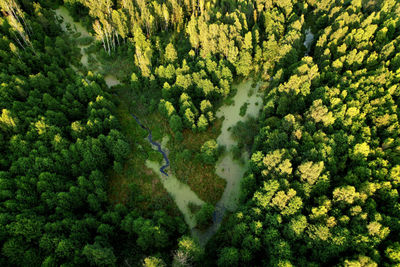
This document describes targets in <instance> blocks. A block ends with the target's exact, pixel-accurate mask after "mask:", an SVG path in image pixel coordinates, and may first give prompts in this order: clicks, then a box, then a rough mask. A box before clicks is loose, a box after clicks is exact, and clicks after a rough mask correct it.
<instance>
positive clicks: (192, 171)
mask: <svg viewBox="0 0 400 267" xmlns="http://www.w3.org/2000/svg"><path fill="white" fill-rule="evenodd" d="M119 94H120V98H121V99H135V104H134V105H130V108H131V111H132V112H133V113H134V114H135V115H137V116H138V117H139V118H140V120H141V122H142V123H143V125H145V126H146V127H148V128H149V129H150V130H151V132H152V135H153V140H154V141H158V142H161V139H162V137H163V136H167V135H168V136H170V141H169V142H168V145H167V148H165V147H163V149H167V150H168V151H167V152H168V158H169V160H170V163H171V165H170V167H169V168H170V170H171V171H172V173H174V175H175V176H176V177H177V179H179V180H180V181H182V182H184V183H186V184H188V185H189V187H190V188H191V189H192V190H193V192H195V193H196V194H197V196H198V197H199V198H200V199H202V200H204V201H205V202H208V203H212V204H216V203H217V202H218V200H219V199H220V198H221V196H222V194H223V192H224V190H225V185H226V181H225V180H224V179H222V178H221V177H219V176H218V175H216V174H215V166H211V165H205V164H204V163H203V162H202V161H201V160H200V159H199V156H198V155H199V154H200V148H201V146H202V145H203V144H204V142H206V141H208V140H210V139H216V138H217V137H218V135H219V134H220V129H221V124H222V120H219V119H216V120H215V121H214V123H213V124H212V125H213V126H212V127H209V128H208V129H207V130H206V131H205V132H201V133H194V132H192V131H191V130H189V129H186V130H184V131H183V141H178V140H176V139H175V134H174V132H173V131H172V130H171V128H170V127H169V123H168V121H167V119H166V118H165V117H164V116H162V115H161V114H160V113H159V112H158V111H157V110H155V111H153V112H149V106H148V105H147V104H144V103H141V101H140V98H139V97H137V96H136V97H135V96H134V95H133V94H132V93H131V92H129V90H128V89H122V90H120V92H119ZM185 150H189V151H190V152H191V153H190V158H185V159H184V160H180V157H179V154H182V152H183V151H185Z"/></svg>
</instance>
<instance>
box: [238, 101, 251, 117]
mask: <svg viewBox="0 0 400 267" xmlns="http://www.w3.org/2000/svg"><path fill="white" fill-rule="evenodd" d="M248 106H249V103H248V102H246V103H244V104H243V105H242V106H241V107H240V111H239V115H240V117H244V115H246V112H247V107H248Z"/></svg>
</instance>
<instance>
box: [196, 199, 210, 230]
mask: <svg viewBox="0 0 400 267" xmlns="http://www.w3.org/2000/svg"><path fill="white" fill-rule="evenodd" d="M213 213H214V206H213V205H212V204H209V203H206V204H204V205H203V206H202V207H201V209H200V210H199V211H198V212H197V213H196V223H197V224H196V227H197V228H199V229H206V228H207V227H208V226H210V225H211V224H212V220H213Z"/></svg>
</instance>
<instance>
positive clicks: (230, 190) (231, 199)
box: [55, 7, 262, 245]
mask: <svg viewBox="0 0 400 267" xmlns="http://www.w3.org/2000/svg"><path fill="white" fill-rule="evenodd" d="M55 12H56V14H57V16H58V17H62V18H63V22H62V24H61V26H62V28H63V30H64V31H68V28H69V27H67V25H68V24H70V25H71V31H72V33H74V32H79V33H81V36H83V37H86V36H90V34H89V33H88V32H87V31H86V29H85V28H84V27H83V26H82V25H81V24H80V23H77V22H74V21H73V19H72V17H71V16H70V15H69V13H68V10H67V9H66V8H64V7H60V8H59V9H57V10H55ZM79 47H80V49H81V53H82V59H81V63H82V64H83V65H84V66H86V67H89V66H88V60H87V58H88V55H87V54H86V52H85V49H84V48H85V47H86V46H79ZM105 81H106V84H107V86H108V87H112V86H114V85H117V84H119V83H120V81H119V80H118V79H117V78H116V77H114V76H112V75H106V76H105ZM251 84H252V80H247V81H246V82H243V83H241V84H239V85H236V88H237V93H236V95H235V96H234V97H233V104H232V105H224V106H222V107H221V108H220V109H219V110H218V112H217V114H216V115H217V116H218V117H224V121H223V123H222V127H221V134H220V135H219V136H218V138H217V143H218V145H221V146H225V147H226V151H227V152H225V153H224V154H223V155H222V156H221V157H220V159H219V160H218V162H217V165H216V173H217V174H218V175H219V176H220V177H222V178H223V179H225V180H226V181H227V184H226V188H225V191H224V193H223V195H222V197H221V199H220V200H219V201H218V203H217V204H216V207H215V212H214V214H213V224H212V225H211V226H210V227H209V228H208V229H207V230H206V231H202V232H201V231H198V230H197V229H195V228H194V227H195V226H196V221H195V216H194V214H192V213H191V211H190V209H189V207H188V205H189V203H193V204H195V205H199V206H201V205H203V204H204V201H203V200H201V199H200V198H199V197H198V196H197V195H196V194H195V193H194V192H193V191H192V190H191V189H190V187H189V186H188V185H187V184H185V183H182V182H181V181H179V180H178V179H177V178H176V177H175V176H174V175H173V174H169V175H168V174H167V172H166V171H165V169H166V168H167V167H168V166H169V159H168V156H167V153H166V152H165V151H164V150H163V149H162V147H166V145H167V142H168V138H163V141H162V144H159V143H157V142H155V141H153V139H152V134H151V131H150V130H149V129H148V128H146V127H145V126H144V125H143V124H142V123H141V122H140V120H139V119H138V118H137V117H136V116H134V115H133V114H131V115H132V116H133V118H134V119H135V120H136V122H137V123H138V124H139V125H140V126H141V127H142V128H143V129H146V130H147V131H148V133H149V134H148V136H147V139H148V141H149V142H150V144H152V145H153V147H155V149H156V150H158V151H159V152H160V153H161V154H162V155H163V157H164V161H165V164H160V163H158V162H152V161H149V160H147V161H146V166H147V167H148V168H150V169H152V170H153V171H154V172H155V173H157V174H158V175H159V177H160V180H161V182H162V184H163V186H164V188H165V189H166V190H167V191H168V193H169V194H170V195H171V196H172V198H173V199H174V201H175V203H176V205H177V206H178V208H179V210H180V211H181V212H182V214H183V216H184V218H185V221H186V223H187V224H188V226H189V227H190V228H191V229H192V234H193V236H195V237H197V238H198V240H199V241H200V243H201V244H202V245H204V244H205V243H206V242H207V241H208V240H209V239H210V238H211V236H212V235H213V234H214V233H215V232H216V231H217V230H218V228H219V226H220V225H221V222H222V219H223V217H224V215H225V212H226V211H234V210H235V209H236V207H237V205H238V196H239V193H240V180H241V178H242V177H243V174H244V173H245V171H246V169H247V161H248V155H247V154H245V155H243V157H244V159H245V162H246V164H240V163H239V162H238V161H235V160H234V159H233V154H232V152H231V151H230V150H231V149H232V147H233V146H234V145H235V144H236V142H235V141H234V140H233V138H232V136H231V133H230V130H229V129H230V128H231V127H233V126H234V125H235V124H236V123H237V122H238V121H241V120H245V118H243V117H241V116H239V112H240V107H241V106H242V105H243V104H245V103H247V104H248V106H247V112H246V116H249V115H250V116H254V117H257V116H258V114H259V111H260V109H261V107H262V97H261V94H260V93H258V88H259V86H260V84H258V85H257V86H256V88H252V87H251Z"/></svg>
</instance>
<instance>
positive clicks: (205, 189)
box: [169, 120, 226, 204]
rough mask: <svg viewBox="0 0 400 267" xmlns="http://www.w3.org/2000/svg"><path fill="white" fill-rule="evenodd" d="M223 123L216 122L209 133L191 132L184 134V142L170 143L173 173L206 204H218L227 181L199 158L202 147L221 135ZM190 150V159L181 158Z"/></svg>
mask: <svg viewBox="0 0 400 267" xmlns="http://www.w3.org/2000/svg"><path fill="white" fill-rule="evenodd" d="M221 124H222V121H221V120H216V121H215V122H214V123H213V126H212V127H210V128H208V129H207V131H205V132H201V133H193V132H192V131H191V130H185V131H184V132H183V137H184V139H183V141H182V142H178V141H176V140H175V139H173V138H172V139H171V141H170V143H169V149H170V151H171V153H170V161H171V168H172V171H173V172H174V173H175V175H176V177H177V178H178V179H180V180H181V181H183V182H185V183H187V184H188V185H189V186H190V188H191V189H192V190H193V191H194V192H195V193H196V194H197V195H198V196H199V198H201V199H202V200H204V201H205V202H209V203H212V204H216V203H217V202H218V200H219V199H220V198H221V196H222V194H223V192H224V190H225V186H226V181H225V180H224V179H222V178H221V177H219V176H218V175H216V174H215V165H206V164H204V163H203V162H202V160H201V159H200V157H199V154H200V148H201V146H202V145H203V144H204V143H205V142H206V141H208V140H210V139H216V138H217V137H218V135H219V133H220V128H221ZM184 150H189V151H190V152H191V153H190V154H191V156H190V157H189V158H184V159H183V160H182V157H180V155H179V154H180V153H182V152H183V151H184Z"/></svg>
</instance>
